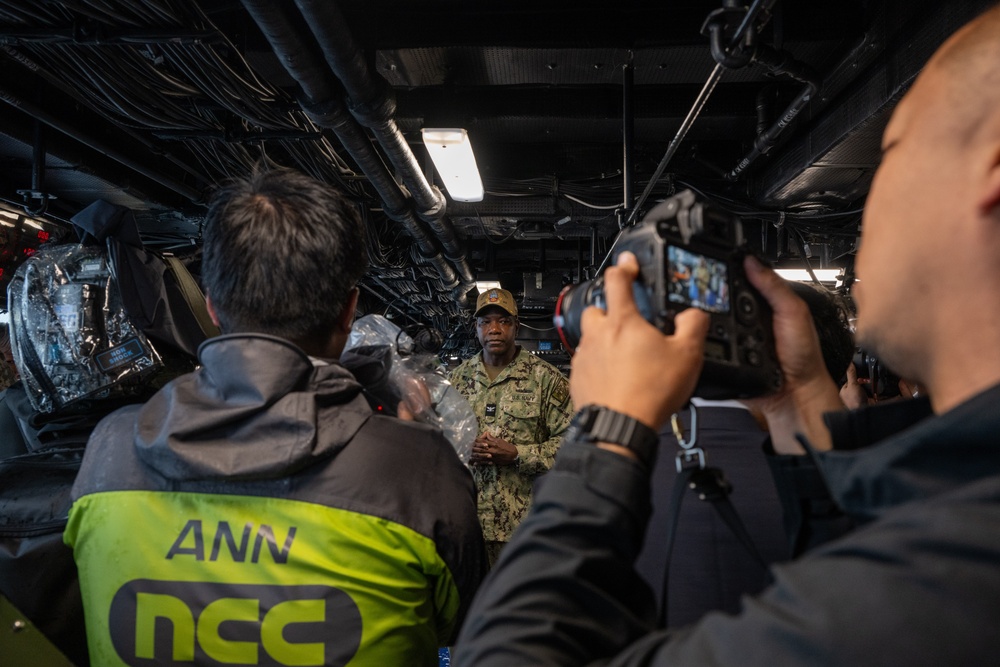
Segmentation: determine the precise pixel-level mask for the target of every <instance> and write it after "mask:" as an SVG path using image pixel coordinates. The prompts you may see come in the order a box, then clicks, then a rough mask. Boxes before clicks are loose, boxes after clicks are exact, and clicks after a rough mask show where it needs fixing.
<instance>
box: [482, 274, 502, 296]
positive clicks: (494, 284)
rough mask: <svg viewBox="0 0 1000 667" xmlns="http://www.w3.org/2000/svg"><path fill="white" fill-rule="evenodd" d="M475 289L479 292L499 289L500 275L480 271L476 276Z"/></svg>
mask: <svg viewBox="0 0 1000 667" xmlns="http://www.w3.org/2000/svg"><path fill="white" fill-rule="evenodd" d="M476 289H477V290H479V293H480V294H482V293H483V292H485V291H486V290H491V289H501V285H500V276H499V275H497V274H496V273H493V272H490V271H480V272H479V274H478V275H477V276H476Z"/></svg>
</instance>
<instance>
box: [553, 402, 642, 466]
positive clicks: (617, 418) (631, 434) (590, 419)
mask: <svg viewBox="0 0 1000 667" xmlns="http://www.w3.org/2000/svg"><path fill="white" fill-rule="evenodd" d="M570 429H571V434H572V435H574V436H575V437H577V438H578V439H581V440H584V441H587V442H593V443H597V442H606V443H610V444H614V445H619V446H621V447H625V448H626V449H628V450H630V451H632V452H633V453H634V454H635V455H636V456H637V457H638V459H639V461H640V462H641V463H642V464H643V465H645V466H646V467H647V468H651V467H652V465H653V462H654V461H655V460H656V450H657V445H658V444H659V441H660V438H659V435H657V433H656V431H654V430H653V429H651V428H650V427H648V426H646V425H645V424H643V423H642V422H641V421H639V420H638V419H635V418H634V417H630V416H628V415H626V414H622V413H621V412H617V411H615V410H612V409H611V408H606V407H603V406H600V405H586V406H584V407H583V408H581V409H580V410H579V411H578V412H577V413H576V415H575V416H574V417H573V421H572V422H571V423H570Z"/></svg>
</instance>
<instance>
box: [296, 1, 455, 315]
mask: <svg viewBox="0 0 1000 667" xmlns="http://www.w3.org/2000/svg"><path fill="white" fill-rule="evenodd" d="M295 4H296V6H297V7H298V8H299V11H301V12H302V15H303V16H304V17H305V20H306V23H307V24H308V25H309V27H310V29H311V30H312V32H313V35H314V36H315V37H316V41H317V42H318V43H319V46H320V48H321V49H322V50H323V55H324V57H325V58H326V62H327V64H328V65H329V66H330V68H331V69H332V70H333V73H334V74H336V75H337V78H338V79H340V81H341V83H343V85H344V88H345V89H346V91H347V97H348V105H349V107H350V111H351V113H352V114H353V115H354V116H355V117H356V118H357V119H358V121H359V122H360V123H361V124H362V125H364V126H365V127H367V128H368V129H370V130H371V131H372V133H373V134H374V135H375V138H376V140H378V142H379V144H380V145H381V146H382V149H383V150H384V151H385V154H386V156H387V157H388V158H389V161H390V162H391V163H392V165H393V167H395V169H396V171H397V172H398V173H399V175H400V177H401V178H402V180H403V184H404V185H405V186H406V188H407V189H408V190H409V192H410V195H411V196H412V197H413V201H414V202H415V203H416V206H417V215H419V216H420V218H421V219H422V220H425V221H426V222H427V224H428V225H430V227H431V229H432V230H433V231H434V233H435V234H436V236H437V238H438V240H439V241H440V242H441V245H442V247H443V248H444V253H445V256H447V257H448V259H449V260H451V262H452V263H453V264H454V265H455V268H456V269H457V271H458V274H459V278H460V280H461V281H462V283H463V284H462V285H460V286H459V288H458V290H459V291H462V290H464V291H465V292H468V291H469V290H471V289H472V288H473V287H474V286H475V277H474V276H473V274H472V269H471V268H470V266H469V263H468V260H467V258H466V250H465V246H464V244H463V242H462V240H461V239H460V238H459V237H458V234H457V232H456V231H455V227H454V226H453V225H452V224H451V220H450V219H449V218H448V217H447V216H446V215H445V209H446V203H445V198H444V195H442V194H441V191H440V190H439V189H438V188H436V187H434V186H432V185H431V184H430V183H429V182H428V181H427V178H426V176H424V173H423V171H422V170H421V168H420V164H419V163H418V162H417V159H416V157H415V156H414V155H413V151H411V150H410V146H409V144H408V143H407V142H406V139H405V138H404V137H403V134H402V132H400V130H399V127H398V126H397V125H396V121H395V118H394V116H395V113H396V102H395V98H394V97H393V95H392V90H391V88H390V87H389V85H388V83H387V82H386V81H385V79H383V78H382V77H381V76H378V75H377V74H373V73H372V72H371V70H370V69H369V67H368V63H367V61H366V60H365V57H364V52H363V51H362V49H361V48H360V47H359V46H358V44H357V43H356V42H355V41H354V37H353V35H352V34H351V32H350V30H349V29H348V26H347V22H346V21H345V20H344V17H343V15H342V14H341V12H340V9H339V8H338V7H337V4H336V3H335V2H333V1H332V0H295ZM463 296H464V295H463Z"/></svg>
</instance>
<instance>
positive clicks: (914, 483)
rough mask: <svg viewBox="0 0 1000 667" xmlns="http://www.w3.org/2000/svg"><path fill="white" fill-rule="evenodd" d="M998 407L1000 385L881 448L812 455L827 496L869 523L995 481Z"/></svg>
mask: <svg viewBox="0 0 1000 667" xmlns="http://www.w3.org/2000/svg"><path fill="white" fill-rule="evenodd" d="M997 401H1000V385H998V386H996V387H993V388H992V389H988V390H986V391H984V392H982V393H980V394H978V395H977V396H974V397H973V398H971V399H969V400H968V401H966V402H965V403H963V404H961V405H959V406H957V407H955V408H953V409H952V410H949V411H948V412H946V413H944V414H942V415H939V416H932V417H928V418H926V419H923V420H921V421H918V422H917V423H916V424H913V425H912V426H910V427H909V428H907V429H905V430H903V431H901V432H899V433H898V434H896V435H894V436H892V437H890V438H887V439H885V440H884V441H882V442H881V443H879V444H876V445H872V446H870V447H864V448H862V449H858V450H855V451H836V450H834V451H829V452H819V453H816V454H815V456H816V459H817V463H818V464H819V468H820V470H821V472H822V474H823V477H824V478H825V479H826V483H827V486H828V487H829V489H830V493H831V495H832V496H833V498H834V500H835V501H836V502H837V504H838V505H839V506H840V507H841V509H843V510H844V512H846V513H847V514H849V515H851V516H852V517H854V518H856V519H858V520H860V521H870V520H872V519H876V518H878V517H879V516H881V515H882V514H883V513H884V512H885V511H887V510H889V509H891V508H893V507H896V506H898V505H901V504H904V503H906V502H909V501H911V500H918V499H926V498H930V497H933V496H936V495H938V494H941V493H944V492H947V491H950V490H953V489H954V488H956V486H958V485H962V484H967V483H970V482H974V481H976V480H979V479H982V478H986V477H995V476H997V475H998V471H1000V447H998V446H997V435H996V434H997V433H998V432H1000V412H998V411H997V410H996V405H997ZM874 416H875V415H872V417H874ZM991 461H992V463H990V462H991Z"/></svg>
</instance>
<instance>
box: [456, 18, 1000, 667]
mask: <svg viewBox="0 0 1000 667" xmlns="http://www.w3.org/2000/svg"><path fill="white" fill-rule="evenodd" d="M883 153H884V157H883V162H882V165H881V166H880V168H879V170H878V172H877V174H876V176H875V179H874V181H873V183H872V188H871V193H870V196H869V199H868V203H867V206H866V209H865V219H864V239H863V244H862V246H861V250H860V253H859V255H858V258H857V265H856V268H857V275H858V279H859V282H860V285H858V287H857V289H856V298H857V304H858V307H859V315H860V318H859V325H858V334H859V343H860V344H861V345H862V346H864V347H865V348H866V349H869V350H871V351H872V352H873V353H874V354H876V355H877V356H878V357H879V358H880V359H883V360H884V361H885V362H886V363H887V364H888V365H889V366H890V367H892V368H894V369H896V370H897V371H898V372H899V373H900V374H902V375H904V376H905V377H908V378H912V379H913V380H915V381H918V382H920V383H921V385H923V386H925V387H926V388H927V390H928V391H929V393H930V396H931V404H930V405H931V407H932V408H933V413H934V414H933V415H931V416H929V417H927V418H925V419H923V420H919V421H917V422H915V423H910V424H906V423H905V420H904V419H903V417H902V416H901V415H900V414H899V413H898V411H897V408H898V407H899V406H900V405H902V406H903V407H904V408H906V407H908V406H907V405H906V404H907V403H914V402H915V401H910V402H903V403H900V404H892V403H890V404H885V405H882V406H876V407H873V408H868V409H866V410H863V411H862V412H861V413H860V414H855V413H841V414H840V415H833V416H832V417H830V416H828V420H827V421H824V413H825V412H828V411H836V410H838V408H839V406H840V402H839V398H838V395H837V387H836V386H835V384H834V383H833V381H831V379H830V377H829V375H828V374H827V373H826V372H825V370H824V369H823V364H822V361H821V359H822V358H821V355H820V352H819V348H818V343H817V339H816V333H815V330H814V329H813V327H812V325H811V323H810V321H809V316H808V311H807V309H806V307H805V304H804V303H803V302H802V301H801V300H800V299H798V298H797V297H795V296H794V295H793V294H792V292H791V291H790V290H789V289H788V287H787V285H785V284H784V283H783V281H782V280H781V279H780V278H778V277H777V276H776V275H775V274H774V273H773V272H771V271H769V270H768V269H766V268H764V267H763V266H761V265H760V264H759V263H757V262H756V261H755V260H753V259H748V260H747V261H746V264H745V268H746V271H747V274H748V278H749V279H750V281H751V282H752V283H753V284H754V285H755V286H756V287H757V288H758V289H759V290H760V291H761V292H762V293H763V295H764V296H765V298H766V299H767V300H768V302H769V303H770V304H771V306H772V308H773V310H774V335H775V340H776V345H777V350H778V356H779V359H780V362H781V366H782V370H783V372H784V380H785V382H784V387H783V389H782V390H781V391H780V393H778V394H777V395H774V396H771V397H769V398H766V399H762V405H763V408H764V411H765V413H766V414H767V417H768V423H769V426H770V429H771V432H772V435H773V438H774V445H775V447H776V449H778V450H779V451H785V452H788V453H791V452H793V451H796V450H798V451H801V450H802V447H801V446H800V444H799V440H800V439H801V441H804V442H808V443H809V444H810V446H811V448H812V449H813V450H814V454H813V458H814V459H815V462H816V465H817V466H818V468H819V469H820V471H821V472H822V474H823V476H824V478H825V481H826V484H827V486H828V488H829V491H830V494H831V496H832V498H833V499H834V500H836V502H837V503H838V504H839V505H840V507H841V508H842V509H843V510H844V511H845V512H846V513H848V514H849V515H851V516H852V517H853V518H854V519H855V520H856V521H857V522H858V523H859V524H860V526H859V528H857V529H856V530H854V531H853V532H851V533H849V534H848V535H846V536H844V537H842V538H840V539H837V540H834V541H831V542H829V543H827V544H825V545H822V546H819V547H817V548H815V549H814V550H812V551H811V552H809V553H808V554H807V555H805V556H804V557H802V558H800V559H799V560H797V561H795V562H793V563H790V564H788V565H784V566H778V567H775V568H774V570H775V580H776V583H775V585H774V586H772V587H771V588H770V589H768V590H767V591H765V592H764V593H763V594H761V595H760V596H759V597H757V598H753V599H747V600H746V601H745V603H744V606H743V609H742V611H741V612H740V613H739V614H738V615H735V616H724V615H717V614H712V615H709V616H708V617H706V618H705V619H704V620H703V621H702V622H701V623H699V624H698V625H695V626H693V627H691V628H688V629H684V630H680V631H666V630H657V629H656V628H655V623H654V620H653V604H652V595H651V594H650V591H649V589H648V588H647V587H646V586H644V585H643V584H641V583H640V582H639V581H638V577H637V575H636V574H635V571H634V569H633V567H632V561H633V559H634V558H635V554H636V551H637V549H638V547H639V545H640V544H641V542H642V538H643V534H644V530H645V525H646V521H647V518H648V512H649V507H648V495H649V489H648V475H649V467H650V465H651V463H652V460H653V457H654V456H655V442H656V437H655V429H656V428H658V427H659V426H660V425H661V424H663V423H664V422H665V421H666V420H667V418H668V416H669V415H670V414H671V413H672V412H674V411H676V410H678V409H680V408H681V407H682V406H683V404H684V402H685V400H686V399H687V397H688V395H689V394H690V392H691V390H692V388H693V386H694V384H695V381H696V379H697V377H698V372H699V368H700V365H701V363H702V354H703V341H704V338H705V334H706V328H707V324H708V317H707V316H706V315H705V314H704V313H702V312H699V311H697V310H694V309H689V310H687V311H684V312H683V313H681V314H680V315H679V316H678V317H677V318H676V321H675V325H676V333H675V334H674V335H672V336H664V335H662V334H661V333H660V332H659V331H658V330H656V329H655V328H654V327H652V326H651V325H649V324H648V323H647V322H646V321H645V320H644V319H643V318H642V316H641V315H640V314H639V312H638V310H637V309H636V306H635V303H634V300H633V297H632V291H631V282H632V280H633V279H634V278H635V277H636V275H637V274H638V266H637V263H636V260H635V258H634V257H633V256H631V255H629V254H623V255H622V256H621V258H620V259H619V262H618V265H617V266H616V267H614V268H612V269H609V270H608V272H607V273H606V285H607V304H608V309H607V312H606V313H605V312H602V311H600V310H597V309H595V308H591V309H588V310H587V311H586V312H585V313H584V315H583V322H582V329H583V336H582V340H581V344H580V347H579V348H578V353H577V356H576V357H575V358H574V360H573V373H572V377H571V392H572V395H573V399H574V401H575V402H576V403H577V404H578V405H581V406H584V407H583V409H582V410H581V412H580V413H578V416H577V417H576V418H575V419H574V424H573V425H572V426H571V427H570V430H569V433H568V435H567V440H566V443H565V444H564V445H563V447H562V449H561V450H560V455H559V460H558V461H557V463H556V465H555V466H554V467H553V470H552V471H551V472H550V473H549V475H548V476H547V478H546V480H545V481H544V483H543V484H542V485H541V486H540V488H539V489H538V491H537V493H536V501H535V509H534V511H533V512H532V513H531V514H530V515H529V516H528V518H527V519H526V520H525V522H524V523H523V524H522V527H521V530H520V531H519V533H518V535H517V536H516V538H515V539H514V540H513V541H512V542H511V544H510V545H509V547H508V549H507V551H506V552H505V554H504V555H503V557H502V558H501V560H500V562H499V563H498V565H497V568H496V570H495V572H494V574H493V576H492V578H491V580H490V582H489V584H488V586H487V587H486V588H485V589H484V590H482V591H481V592H480V595H479V597H478V598H477V601H476V603H475V604H474V606H473V610H472V611H471V612H470V616H469V618H470V622H469V623H467V625H466V626H465V628H464V629H463V633H462V635H461V637H460V646H461V647H462V648H461V650H460V651H459V652H458V653H457V655H456V662H459V661H463V664H470V665H472V664H474V665H477V667H482V666H484V665H485V666H488V665H494V664H504V665H506V664H535V665H539V664H560V665H568V664H615V665H640V664H641V665H737V664H738V665H789V664H809V665H813V664H838V665H885V664H898V665H908V666H915V665H942V664H955V665H977V664H995V662H996V655H997V654H998V653H1000V635H998V634H997V632H996V628H995V624H996V619H997V618H1000V568H998V567H997V563H998V562H1000V473H998V470H1000V447H998V446H997V435H996V434H997V433H1000V412H998V411H997V410H996V404H997V402H998V400H1000V357H998V356H997V355H995V354H994V353H993V351H994V350H996V349H998V347H1000V326H998V325H997V322H1000V301H998V300H997V299H996V298H995V296H994V293H995V291H996V289H997V288H998V287H1000V259H998V258H1000V8H994V9H993V10H991V11H989V12H987V13H986V14H985V15H983V16H982V17H980V18H979V19H977V20H975V21H973V22H972V23H971V24H969V25H968V26H966V27H965V28H963V29H962V30H960V31H959V32H958V33H956V34H955V35H954V36H953V37H952V38H950V39H949V40H948V41H947V42H946V43H945V45H944V46H942V47H941V48H940V49H939V50H938V52H937V53H936V54H935V55H934V57H933V58H932V60H931V61H930V63H929V64H928V65H927V66H926V68H925V70H924V71H923V72H922V73H921V75H920V76H919V77H918V78H917V80H916V82H915V83H914V85H913V87H912V88H911V90H910V91H909V93H908V94H907V95H906V96H905V97H904V99H903V100H902V101H901V102H900V103H899V106H898V107H897V109H896V110H895V113H894V114H893V117H892V120H891V121H890V123H889V125H888V127H887V128H886V132H885V136H884V139H883ZM931 183H934V184H935V186H936V187H934V188H933V189H932V188H929V187H928V185H929V184H931ZM900 323H905V326H900ZM651 359H661V360H663V361H662V363H658V364H653V363H650V360H651ZM845 420H846V421H847V422H848V426H849V427H850V428H847V429H846V431H849V432H851V433H852V434H853V436H854V444H857V443H858V442H861V443H864V442H866V441H868V442H869V444H871V446H867V447H861V448H859V449H857V450H855V451H830V450H831V449H836V448H837V445H838V444H840V441H839V437H838V438H837V439H835V438H834V437H833V436H832V434H839V433H841V432H843V431H844V430H845V429H844V428H842V427H843V426H844V421H845ZM828 423H829V424H830V426H831V428H828V427H827V424H828ZM888 423H891V424H892V425H893V426H895V427H897V428H895V429H893V430H894V431H895V432H892V433H886V432H885V431H886V430H887V429H886V424H888ZM880 431H881V432H880Z"/></svg>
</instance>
